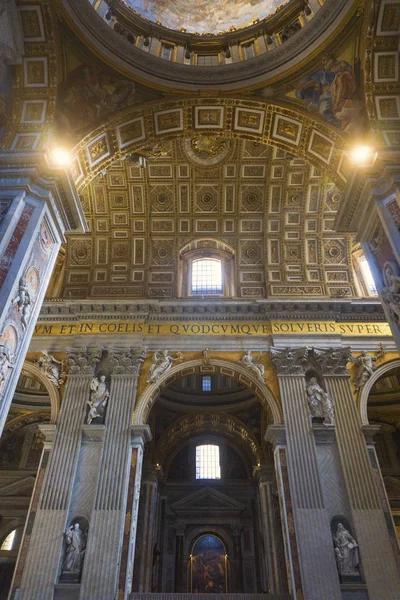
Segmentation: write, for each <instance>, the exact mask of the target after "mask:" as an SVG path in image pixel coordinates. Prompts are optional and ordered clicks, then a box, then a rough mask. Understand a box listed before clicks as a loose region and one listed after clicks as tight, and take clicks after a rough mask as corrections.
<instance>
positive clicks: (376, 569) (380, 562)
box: [318, 348, 400, 600]
mask: <svg viewBox="0 0 400 600" xmlns="http://www.w3.org/2000/svg"><path fill="white" fill-rule="evenodd" d="M349 358H350V349H349V348H342V349H340V348H338V349H333V348H330V349H328V350H325V351H321V350H318V362H319V364H320V368H321V369H322V371H323V374H324V381H325V384H326V387H327V391H328V392H329V394H330V396H331V397H332V398H333V400H334V404H335V415H336V417H335V422H336V440H337V446H338V450H339V454H340V460H341V466H342V470H343V476H344V480H345V485H346V490H347V495H348V500H349V505H350V511H351V516H352V521H353V524H354V531H353V535H354V536H355V538H356V539H357V541H358V544H359V547H360V556H361V572H362V574H363V577H364V579H365V583H366V584H367V587H368V595H369V598H370V600H382V598H394V599H395V598H396V599H397V598H398V597H399V590H400V572H399V569H398V565H397V563H396V558H395V554H394V552H393V548H392V544H391V540H390V536H389V531H388V527H387V524H386V521H385V514H384V512H383V510H382V505H381V503H380V500H379V494H378V490H377V486H376V483H375V480H374V474H373V470H372V467H371V462H370V457H369V455H368V449H367V445H366V441H365V438H364V434H363V430H362V427H361V422H360V417H359V414H358V411H357V407H356V403H355V401H354V397H353V393H352V390H351V386H350V377H349V373H348V371H347V369H346V364H347V363H348V362H349Z"/></svg>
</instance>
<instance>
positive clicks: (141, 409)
mask: <svg viewBox="0 0 400 600" xmlns="http://www.w3.org/2000/svg"><path fill="white" fill-rule="evenodd" d="M201 366H204V360H203V359H195V360H188V361H186V362H184V363H182V364H179V365H175V366H174V367H172V368H171V369H170V370H169V371H167V372H166V373H164V375H162V377H160V379H159V380H158V381H156V382H155V383H151V384H149V385H148V386H147V388H146V389H145V391H144V392H143V394H142V396H141V397H140V398H139V401H138V403H137V405H136V407H135V410H134V413H133V421H132V423H133V424H134V425H145V424H146V422H147V419H148V417H149V414H150V411H151V409H152V407H153V405H154V402H155V401H156V399H157V398H158V396H159V395H160V391H161V388H162V387H165V385H166V384H167V383H168V382H169V381H170V380H171V378H172V379H174V378H175V377H176V376H177V375H179V373H181V372H183V371H186V370H187V369H190V368H192V369H193V368H200V367H201ZM208 366H214V367H220V368H221V369H223V373H224V374H225V375H227V376H228V377H233V378H235V379H238V380H239V381H240V382H241V383H242V384H244V385H246V386H247V387H248V388H249V389H250V390H251V391H252V392H254V395H255V396H256V397H257V398H258V400H259V401H260V403H261V405H262V406H264V408H265V409H266V410H268V411H269V412H270V414H271V416H272V424H273V425H279V424H282V423H283V414H282V409H281V407H280V405H279V403H278V401H277V400H276V398H275V397H274V395H273V394H272V392H271V390H270V389H269V387H268V385H267V384H265V383H263V382H261V380H260V379H257V378H256V376H255V375H253V373H251V372H250V371H248V370H247V369H246V368H245V367H243V366H242V365H240V364H238V363H234V362H229V361H227V360H223V359H218V358H211V359H210V360H209V363H208ZM208 372H209V371H208Z"/></svg>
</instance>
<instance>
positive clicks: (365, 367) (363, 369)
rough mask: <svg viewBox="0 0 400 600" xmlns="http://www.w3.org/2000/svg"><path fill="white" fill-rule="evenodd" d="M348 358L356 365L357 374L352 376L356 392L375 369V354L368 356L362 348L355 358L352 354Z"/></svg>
mask: <svg viewBox="0 0 400 600" xmlns="http://www.w3.org/2000/svg"><path fill="white" fill-rule="evenodd" d="M350 360H351V362H352V363H354V364H355V366H356V367H357V375H356V376H355V378H354V383H355V386H356V391H357V392H358V390H359V389H361V388H362V387H363V385H365V384H366V383H367V381H368V379H369V378H370V377H371V375H372V374H373V372H374V371H375V370H376V364H375V363H376V360H377V359H376V357H375V356H370V355H369V354H367V353H366V352H365V350H363V351H362V353H361V356H357V358H354V356H352V357H351V359H350Z"/></svg>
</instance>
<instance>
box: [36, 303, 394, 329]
mask: <svg viewBox="0 0 400 600" xmlns="http://www.w3.org/2000/svg"><path fill="white" fill-rule="evenodd" d="M98 318H100V319H101V320H102V321H107V320H115V319H116V318H121V319H145V320H147V321H157V322H160V321H170V320H174V321H194V320H202V321H232V319H235V321H248V320H249V318H250V319H252V320H256V321H257V320H260V321H265V320H268V319H273V320H282V319H289V320H290V319H291V320H293V319H296V320H302V319H304V320H310V319H322V320H335V321H347V322H348V321H358V322H360V321H369V322H371V321H379V322H385V321H386V318H385V315H384V312H383V309H382V306H381V304H380V303H379V302H377V301H376V300H353V301H351V300H349V301H343V300H337V301H335V300H321V301H309V302H303V301H296V300H294V301H286V300H275V301H268V300H266V301H258V302H257V301H255V302H254V301H253V302H251V301H250V302H248V301H236V300H225V299H224V300H223V302H221V301H218V300H217V301H211V302H210V300H204V301H197V302H191V301H188V300H177V301H173V302H163V301H157V300H148V301H147V300H143V301H142V302H124V301H123V300H120V301H118V300H117V301H115V302H107V301H106V302H101V301H90V300H77V301H70V300H46V301H45V302H44V303H43V306H42V310H41V312H40V315H39V319H38V323H49V322H52V323H54V322H61V321H64V320H65V319H68V320H69V321H80V320H82V319H87V320H93V319H98Z"/></svg>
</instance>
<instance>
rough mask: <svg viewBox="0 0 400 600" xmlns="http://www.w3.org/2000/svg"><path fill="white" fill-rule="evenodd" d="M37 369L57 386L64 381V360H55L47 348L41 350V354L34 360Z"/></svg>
mask: <svg viewBox="0 0 400 600" xmlns="http://www.w3.org/2000/svg"><path fill="white" fill-rule="evenodd" d="M36 364H37V366H38V367H39V369H40V370H41V371H42V373H44V375H45V376H46V377H47V379H49V380H50V381H51V383H52V384H53V385H55V386H56V387H57V388H59V387H60V385H61V384H63V383H64V381H65V377H66V373H65V372H64V362H63V361H62V360H57V359H56V358H54V356H52V355H51V354H49V351H48V350H42V356H41V357H40V358H38V360H37V361H36Z"/></svg>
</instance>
